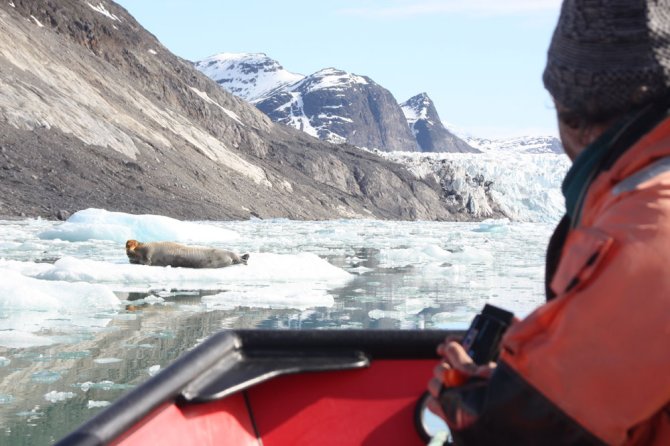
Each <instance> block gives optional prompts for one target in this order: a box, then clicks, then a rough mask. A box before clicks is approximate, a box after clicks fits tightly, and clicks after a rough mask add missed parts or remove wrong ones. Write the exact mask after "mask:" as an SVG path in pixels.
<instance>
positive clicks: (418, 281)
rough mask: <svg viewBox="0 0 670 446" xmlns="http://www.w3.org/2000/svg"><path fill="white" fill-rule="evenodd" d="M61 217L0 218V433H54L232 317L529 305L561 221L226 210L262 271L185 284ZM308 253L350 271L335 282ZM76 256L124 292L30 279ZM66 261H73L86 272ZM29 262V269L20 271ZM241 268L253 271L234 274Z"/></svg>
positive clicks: (428, 316) (261, 321)
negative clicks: (0, 293)
mask: <svg viewBox="0 0 670 446" xmlns="http://www.w3.org/2000/svg"><path fill="white" fill-rule="evenodd" d="M56 225H58V223H55V222H46V221H39V220H26V221H4V222H3V221H0V259H5V260H3V262H4V263H0V274H2V275H3V276H4V279H3V280H4V281H5V283H4V284H3V286H4V287H5V288H4V289H5V291H6V292H9V294H10V295H12V296H15V297H14V298H9V299H5V300H4V301H3V300H0V345H2V346H0V382H1V384H0V427H1V429H2V430H1V432H2V433H1V435H0V444H7V445H43V444H50V443H53V442H54V441H56V440H57V439H59V438H60V437H62V436H63V435H64V434H66V433H67V432H69V431H70V430H71V429H73V428H74V427H76V426H77V425H79V424H80V423H81V422H82V421H84V420H85V419H87V418H89V417H90V416H92V415H94V414H95V413H97V412H98V411H99V410H100V408H101V407H103V406H104V405H106V404H109V402H111V401H113V400H114V399H116V398H118V396H119V395H121V394H122V393H123V392H124V390H126V389H128V388H131V387H133V386H135V385H137V384H138V383H140V382H142V381H143V380H145V379H147V378H148V377H149V376H150V375H151V374H153V373H155V372H156V370H158V369H159V368H161V367H164V366H165V365H167V364H169V363H170V362H171V361H172V360H174V359H175V358H177V357H178V356H179V355H180V354H181V353H183V352H184V351H186V350H188V349H189V348H191V347H193V346H194V345H195V344H197V343H198V342H199V341H201V340H202V339H204V338H206V337H207V336H208V335H210V334H212V333H214V332H216V331H219V330H221V329H228V328H255V327H260V328H272V329H287V328H294V329H311V328H320V329H324V328H333V329H347V328H365V329H377V328H397V329H413V328H434V327H439V328H457V327H458V328H461V327H463V326H465V325H466V324H467V323H469V321H470V319H471V318H472V316H473V315H474V314H475V313H476V312H478V311H479V310H480V309H481V307H482V306H483V304H484V303H485V302H490V303H494V304H496V305H499V306H503V307H506V308H508V309H511V310H513V311H514V312H515V313H516V314H518V315H520V316H523V315H525V314H527V313H528V312H529V311H531V309H532V308H534V307H535V306H536V305H537V304H539V303H540V302H542V300H543V284H542V276H543V262H544V249H545V244H546V241H547V239H548V237H549V234H550V232H551V229H552V227H551V225H548V224H531V223H524V224H514V223H508V222H485V223H481V224H480V223H429V222H379V221H348V220H341V221H329V222H295V221H288V220H274V221H260V220H255V221H246V222H225V223H223V222H222V223H216V225H217V226H220V227H223V228H227V229H230V230H233V231H235V232H237V233H239V234H240V235H241V236H240V237H239V238H238V239H236V240H234V241H232V242H229V243H226V247H227V248H230V249H233V250H236V251H241V252H251V256H252V259H254V258H256V259H259V260H258V263H256V266H255V267H254V266H253V264H252V262H251V261H250V265H249V270H248V271H255V272H254V273H253V274H252V275H250V276H249V277H248V278H247V279H245V280H239V281H233V280H232V279H231V280H230V281H229V280H226V281H220V282H217V281H214V282H212V281H211V280H209V281H208V280H205V279H206V278H200V277H195V280H191V281H190V282H189V280H186V281H181V282H179V285H178V286H175V285H174V284H171V283H170V282H169V281H168V282H165V275H164V274H163V273H164V271H163V272H161V274H158V273H156V275H155V276H153V277H152V276H151V275H149V276H147V277H145V276H142V279H141V280H139V279H138V278H137V277H136V276H133V277H130V278H129V276H128V274H127V270H126V269H124V268H126V266H125V264H126V263H127V260H126V259H125V254H124V251H123V247H122V245H120V244H119V243H117V242H114V241H110V240H102V241H94V240H83V241H79V242H67V241H61V240H43V239H41V238H39V236H38V235H39V234H40V233H42V232H43V231H45V230H47V229H49V228H52V227H54V226H56ZM304 253H312V254H315V255H316V256H318V258H316V257H314V259H316V260H317V261H319V259H321V260H322V261H323V264H324V265H326V266H329V265H327V264H326V262H328V263H329V264H330V265H332V266H335V267H337V268H340V269H342V270H344V271H347V272H348V273H349V274H350V276H347V277H348V278H346V279H345V280H338V281H337V283H336V284H333V283H334V282H333V281H331V280H326V279H325V276H323V274H324V273H323V269H322V268H321V266H323V265H321V266H319V265H317V264H316V263H318V262H315V261H308V262H305V259H304V257H301V255H303V254H304ZM270 254H275V255H276V256H275V257H270ZM63 257H71V258H74V259H85V260H94V261H95V263H91V264H90V266H86V265H88V264H84V266H83V267H82V266H81V265H79V266H78V268H84V271H83V272H82V271H79V270H78V272H77V274H79V275H78V276H76V277H77V278H76V281H81V280H83V281H88V282H89V283H95V282H96V280H98V279H96V277H99V275H96V274H95V273H99V271H98V270H100V269H108V270H109V271H110V274H112V279H106V280H107V282H105V283H104V284H103V285H104V288H105V289H111V290H112V291H113V293H114V295H115V296H116V297H117V298H118V299H119V300H120V301H121V304H119V305H118V306H113V307H111V308H102V309H101V308H97V307H95V306H91V307H90V308H89V307H87V306H86V305H84V306H83V307H77V305H82V303H81V302H77V301H74V300H73V301H71V302H70V301H65V302H66V306H65V307H63V305H62V303H63V302H64V300H63V299H72V297H71V296H66V297H60V299H61V300H60V301H59V302H60V303H59V304H58V305H60V306H57V305H56V304H53V305H52V304H51V303H49V304H45V303H44V302H45V299H46V297H45V296H44V295H43V294H44V293H46V294H49V289H51V290H53V291H52V293H53V294H57V293H58V292H59V291H58V290H60V288H62V287H65V284H62V283H60V282H55V281H54V280H40V281H39V282H25V283H24V282H22V281H20V280H19V281H17V278H18V277H23V276H26V275H27V276H30V277H32V278H36V277H37V278H39V277H47V276H45V275H44V268H45V267H47V268H49V267H53V265H51V264H52V263H54V262H55V261H56V260H57V259H61V258H63ZM262 262H264V263H262ZM57 265H58V264H57ZM274 267H277V268H279V267H282V268H285V269H284V270H281V271H286V273H281V274H284V275H285V277H286V280H282V275H281V274H280V275H279V277H277V275H276V274H275V276H273V278H272V279H269V278H267V277H265V276H264V274H265V272H267V273H268V276H269V275H270V272H271V271H270V270H273V269H274ZM67 268H68V266H67V265H66V266H63V267H62V268H61V269H65V272H66V273H73V270H67ZM70 268H71V267H70ZM86 268H90V271H88V273H90V274H87V271H86ZM254 268H255V269H254ZM19 270H20V271H21V274H22V276H12V274H17V273H16V271H19ZM39 271H42V273H39ZM235 271H240V272H243V271H245V270H230V271H229V272H227V274H232V275H234V274H235ZM61 272H62V271H61ZM39 274H42V276H39ZM115 274H116V275H115ZM89 277H90V278H89ZM231 277H232V276H231ZM12 278H13V279H12ZM10 279H12V280H13V282H12V280H10ZM192 279H193V278H192ZM200 279H203V280H200ZM30 280H33V279H30ZM73 280H75V279H73ZM14 282H16V285H12V283H14ZM144 282H146V283H144ZM42 283H45V284H46V285H45V286H46V288H45V289H40V290H38V285H39V286H41V285H42ZM49 286H51V287H52V288H49ZM12 287H14V288H12ZM19 287H20V288H19ZM45 290H46V291H45ZM38 291H39V293H38ZM40 293H41V294H40ZM16 296H19V297H16ZM12 299H13V300H12ZM49 305H51V306H49ZM54 305H56V306H54ZM64 308H65V309H64ZM68 308H72V309H73V310H72V311H69V310H68ZM75 309H76V311H75Z"/></svg>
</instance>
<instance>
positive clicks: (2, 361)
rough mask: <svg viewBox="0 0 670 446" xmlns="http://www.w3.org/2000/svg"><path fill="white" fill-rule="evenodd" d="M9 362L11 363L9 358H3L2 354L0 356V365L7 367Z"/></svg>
mask: <svg viewBox="0 0 670 446" xmlns="http://www.w3.org/2000/svg"><path fill="white" fill-rule="evenodd" d="M11 363H12V360H11V359H9V358H5V357H4V356H0V367H7V366H8V365H9V364H11Z"/></svg>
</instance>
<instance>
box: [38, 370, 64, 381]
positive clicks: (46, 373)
mask: <svg viewBox="0 0 670 446" xmlns="http://www.w3.org/2000/svg"><path fill="white" fill-rule="evenodd" d="M61 378H62V376H61V374H60V373H58V372H54V371H53V370H42V371H39V372H35V373H33V374H32V375H30V379H31V380H32V381H34V382H37V383H47V384H50V383H55V382H56V381H58V380H60V379H61Z"/></svg>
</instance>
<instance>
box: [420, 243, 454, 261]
mask: <svg viewBox="0 0 670 446" xmlns="http://www.w3.org/2000/svg"><path fill="white" fill-rule="evenodd" d="M421 252H423V253H424V254H426V255H427V256H429V257H434V258H436V259H440V260H443V259H448V258H450V257H451V256H452V253H451V252H449V251H447V250H446V249H443V248H441V247H439V246H437V245H428V246H425V247H424V248H423V249H422V250H421Z"/></svg>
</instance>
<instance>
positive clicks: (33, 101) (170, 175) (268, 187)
mask: <svg viewBox="0 0 670 446" xmlns="http://www.w3.org/2000/svg"><path fill="white" fill-rule="evenodd" d="M335 81H337V82H335ZM0 84H1V85H2V88H0V215H2V216H21V215H22V216H44V217H49V218H53V217H54V216H56V215H59V214H60V215H63V214H66V213H68V212H73V211H76V210H79V209H82V208H87V207H98V208H105V209H108V210H113V211H123V212H131V213H156V214H163V215H168V216H172V217H177V218H184V219H246V218H249V217H250V216H257V217H261V218H270V217H287V218H293V219H324V218H357V217H367V218H392V219H426V220H462V219H472V218H474V217H473V216H472V215H468V214H467V213H463V212H460V211H458V210H457V209H456V208H454V207H451V206H450V205H449V203H448V202H447V201H446V200H445V194H444V192H443V190H442V189H441V188H440V186H439V184H437V183H436V182H435V181H434V180H431V179H422V178H418V177H417V176H416V175H414V174H412V173H410V172H409V171H408V170H407V169H406V168H405V167H403V166H401V165H399V164H396V163H393V162H389V161H385V160H383V159H381V158H380V157H378V156H376V155H374V154H370V153H366V152H363V151H361V150H359V149H357V148H355V147H353V146H351V145H347V144H342V145H332V144H328V143H325V142H322V141H319V140H316V139H314V138H311V137H309V136H308V135H306V134H304V133H302V132H299V131H296V130H295V129H292V128H290V127H287V126H280V125H276V124H274V123H273V122H272V121H271V120H270V119H269V118H268V117H267V116H266V115H265V114H263V113H261V112H260V111H259V110H258V109H257V108H255V107H253V106H252V105H250V104H248V103H247V102H245V101H243V100H241V99H239V98H237V97H236V96H234V95H232V94H230V93H228V92H226V91H225V90H223V89H222V88H219V86H218V84H217V83H216V82H214V81H212V80H211V79H209V78H208V77H207V76H205V75H204V74H202V73H200V72H199V71H198V70H197V69H195V68H194V67H193V64H192V63H191V62H189V61H186V60H183V59H181V58H179V57H177V56H175V55H173V54H171V53H170V52H169V51H168V50H167V49H166V48H165V47H164V46H163V45H161V43H160V42H159V41H158V40H157V39H156V38H155V37H154V36H153V35H151V34H150V33H148V32H147V31H146V30H145V29H144V28H142V26H141V25H140V24H139V23H137V21H135V19H133V17H131V16H130V15H129V14H128V12H127V11H126V10H125V9H123V8H122V7H120V6H119V5H117V4H115V3H113V2H111V1H104V0H100V1H96V2H95V3H91V2H89V1H83V0H58V1H53V0H45V1H37V0H13V1H11V2H0ZM293 86H294V87H295V89H294V90H292V91H291V92H289V93H288V95H289V96H290V97H291V98H298V97H301V98H302V104H301V105H300V103H299V101H298V99H296V101H298V102H293V101H285V102H284V103H285V104H286V105H287V106H289V105H295V106H296V107H298V105H300V107H301V109H302V110H304V112H305V116H315V117H318V118H319V120H320V121H319V122H326V121H327V120H331V121H338V120H341V121H342V128H346V129H350V131H351V136H354V135H357V133H359V132H362V131H363V128H362V127H361V128H358V127H356V126H354V125H351V123H348V122H347V119H351V116H349V115H344V114H341V113H340V111H339V106H342V108H346V109H347V110H350V111H351V112H354V111H355V112H357V113H360V114H361V116H368V117H371V118H372V117H376V118H379V117H381V116H387V109H389V110H390V109H393V110H394V111H392V112H388V113H390V115H392V116H393V117H394V119H393V123H392V124H388V125H387V124H386V122H387V121H383V122H384V123H383V124H379V123H380V122H381V121H377V123H376V124H375V123H373V122H365V121H363V120H360V121H361V122H365V124H361V125H370V126H372V125H378V126H379V127H378V131H377V132H371V133H370V135H371V136H369V137H365V138H364V140H361V141H359V140H356V141H354V140H352V142H355V143H356V144H361V145H368V146H375V145H379V146H382V145H383V146H385V147H387V148H394V147H395V148H398V149H400V148H404V149H408V148H409V149H415V147H414V146H412V143H414V140H413V138H412V135H411V133H410V132H409V129H408V128H407V126H406V125H405V126H404V128H406V129H407V131H406V132H402V131H401V130H399V129H401V128H402V127H403V125H401V124H402V123H403V121H404V117H403V116H402V113H401V112H400V110H399V108H398V107H397V105H394V101H393V98H392V97H391V96H390V93H388V92H387V91H386V90H384V89H382V88H381V87H378V86H376V84H373V83H372V82H371V81H370V80H368V79H366V78H362V77H357V76H351V75H346V74H345V73H342V72H336V71H335V70H327V71H325V72H322V73H320V74H319V76H313V77H308V78H305V79H303V80H302V81H300V83H299V84H293ZM347 89H350V90H351V91H352V92H354V91H355V92H356V96H355V98H356V101H355V102H354V104H355V105H352V106H350V105H349V104H348V102H345V101H343V100H342V99H341V97H340V98H339V99H338V94H341V93H343V92H344V91H345V90H347ZM287 99H288V98H287ZM275 100H276V101H277V102H276V103H275V104H276V105H277V106H276V107H274V108H273V109H274V110H276V109H277V107H278V106H279V105H280V104H279V102H280V100H279V97H276V99H275ZM338 101H339V102H338ZM316 103H321V104H322V105H323V104H330V105H331V106H332V107H333V108H332V109H331V110H332V114H331V115H327V114H326V115H325V116H321V115H316V114H314V110H315V109H316V108H315V104H316ZM270 104H271V102H266V105H267V106H270ZM345 106H346V107H345ZM394 107H395V108H394ZM394 113H395V114H394ZM299 116H302V115H299ZM357 120H358V119H357ZM388 122H389V123H390V122H391V121H388ZM316 127H318V125H317V126H316ZM316 127H315V128H316ZM396 127H397V129H396ZM346 136H350V134H348V133H347V134H346ZM368 138H369V139H368ZM393 144H397V145H396V146H394V145H393ZM414 144H415V143H414Z"/></svg>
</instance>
